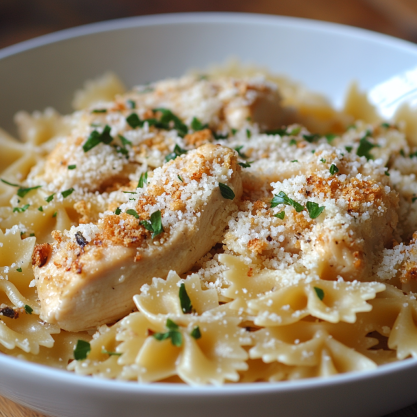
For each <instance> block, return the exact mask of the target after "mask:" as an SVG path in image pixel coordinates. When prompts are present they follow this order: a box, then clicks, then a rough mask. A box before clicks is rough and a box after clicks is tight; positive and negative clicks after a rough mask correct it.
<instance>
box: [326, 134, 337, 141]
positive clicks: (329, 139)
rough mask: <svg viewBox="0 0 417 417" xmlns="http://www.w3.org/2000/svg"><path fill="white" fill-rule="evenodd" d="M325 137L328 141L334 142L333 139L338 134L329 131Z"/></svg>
mask: <svg viewBox="0 0 417 417" xmlns="http://www.w3.org/2000/svg"><path fill="white" fill-rule="evenodd" d="M324 137H325V138H326V140H327V143H332V141H333V139H334V138H336V137H337V135H335V134H334V133H327V134H326V135H324Z"/></svg>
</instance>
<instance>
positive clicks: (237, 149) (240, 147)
mask: <svg viewBox="0 0 417 417" xmlns="http://www.w3.org/2000/svg"><path fill="white" fill-rule="evenodd" d="M242 148H243V145H240V146H236V148H233V149H234V150H235V151H236V152H237V154H238V155H239V156H240V157H241V158H243V159H246V158H247V156H246V155H245V154H244V153H243V152H241V149H242Z"/></svg>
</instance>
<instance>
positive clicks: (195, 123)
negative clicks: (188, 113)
mask: <svg viewBox="0 0 417 417" xmlns="http://www.w3.org/2000/svg"><path fill="white" fill-rule="evenodd" d="M191 129H193V130H194V131H195V132H198V131H199V130H204V129H208V124H205V125H203V123H201V121H200V120H199V119H197V117H193V120H192V121H191Z"/></svg>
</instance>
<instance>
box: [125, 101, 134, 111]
mask: <svg viewBox="0 0 417 417" xmlns="http://www.w3.org/2000/svg"><path fill="white" fill-rule="evenodd" d="M126 103H127V105H128V106H129V108H130V109H136V103H135V102H134V101H133V100H127V101H126Z"/></svg>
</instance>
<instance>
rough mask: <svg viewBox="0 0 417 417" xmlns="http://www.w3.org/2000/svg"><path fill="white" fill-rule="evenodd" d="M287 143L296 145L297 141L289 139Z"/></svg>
mask: <svg viewBox="0 0 417 417" xmlns="http://www.w3.org/2000/svg"><path fill="white" fill-rule="evenodd" d="M289 144H290V146H292V145H297V141H296V140H295V139H291V140H290V142H289Z"/></svg>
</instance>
